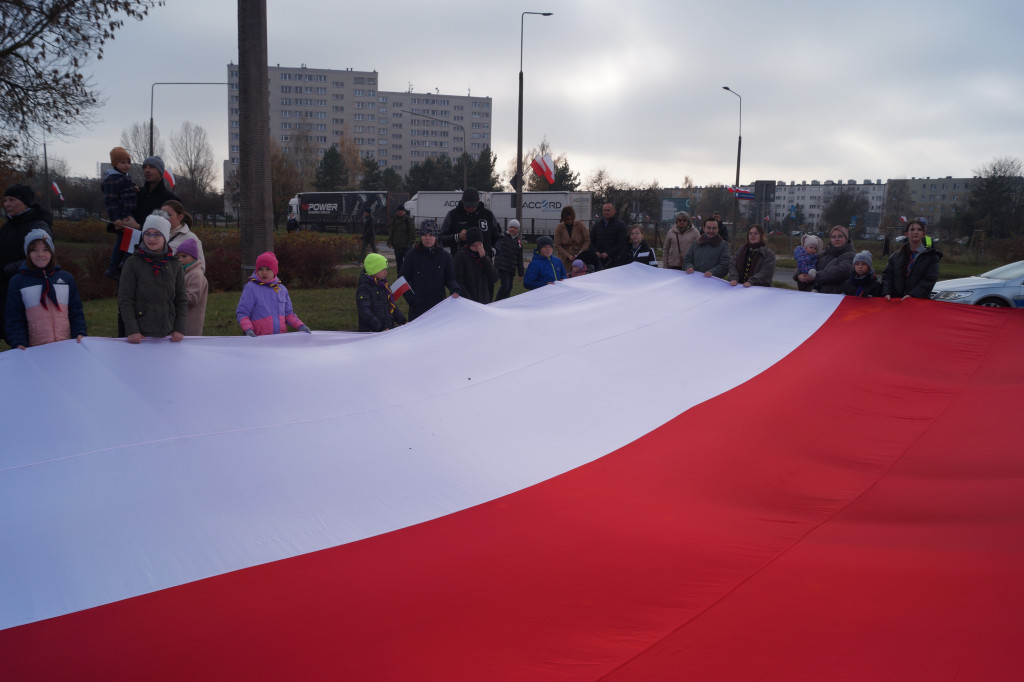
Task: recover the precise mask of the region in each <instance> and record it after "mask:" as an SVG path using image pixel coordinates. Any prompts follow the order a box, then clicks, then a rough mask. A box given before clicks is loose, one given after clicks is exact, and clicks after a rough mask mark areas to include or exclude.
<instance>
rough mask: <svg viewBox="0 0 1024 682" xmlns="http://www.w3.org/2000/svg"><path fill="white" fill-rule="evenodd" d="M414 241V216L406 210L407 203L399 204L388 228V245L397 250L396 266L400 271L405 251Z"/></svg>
mask: <svg viewBox="0 0 1024 682" xmlns="http://www.w3.org/2000/svg"><path fill="white" fill-rule="evenodd" d="M414 243H416V223H415V222H413V219H412V216H411V215H409V214H408V213H406V212H405V205H404V204H399V205H398V208H396V209H395V217H394V218H392V219H391V225H390V229H389V230H388V246H390V247H391V248H393V249H394V250H395V266H396V267H397V268H398V271H399V272H401V271H402V261H403V260H405V252H406V251H408V250H409V248H410V247H412V245H413V244H414Z"/></svg>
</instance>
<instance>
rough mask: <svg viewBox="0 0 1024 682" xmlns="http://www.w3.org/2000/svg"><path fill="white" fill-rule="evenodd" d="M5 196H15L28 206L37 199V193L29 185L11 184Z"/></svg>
mask: <svg viewBox="0 0 1024 682" xmlns="http://www.w3.org/2000/svg"><path fill="white" fill-rule="evenodd" d="M4 196H5V197H14V198H15V199H17V200H18V201H20V202H21V203H23V204H25V205H26V206H31V205H32V204H33V203H34V202H35V200H36V193H35V192H33V191H32V188H31V187H29V186H28V185H11V186H10V187H8V188H7V191H6V192H4Z"/></svg>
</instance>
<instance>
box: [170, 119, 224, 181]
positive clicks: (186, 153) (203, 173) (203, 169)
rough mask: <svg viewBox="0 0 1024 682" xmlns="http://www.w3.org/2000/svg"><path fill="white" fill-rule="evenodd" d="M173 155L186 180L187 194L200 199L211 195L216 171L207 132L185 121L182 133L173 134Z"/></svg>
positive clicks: (177, 167)
mask: <svg viewBox="0 0 1024 682" xmlns="http://www.w3.org/2000/svg"><path fill="white" fill-rule="evenodd" d="M171 153H172V154H173V155H174V164H175V168H176V170H177V171H178V173H180V175H182V176H183V178H184V180H185V181H184V182H183V183H182V185H183V188H184V190H185V192H186V193H191V194H193V197H190V198H192V199H199V198H200V197H203V196H205V195H206V194H209V193H210V192H211V191H212V189H213V178H214V174H215V172H216V171H215V169H214V164H213V150H212V149H211V148H210V141H209V139H208V138H207V137H206V130H205V129H204V128H203V127H202V126H201V125H199V124H198V123H192V122H191V121H185V122H184V123H182V124H181V131H180V132H178V133H171Z"/></svg>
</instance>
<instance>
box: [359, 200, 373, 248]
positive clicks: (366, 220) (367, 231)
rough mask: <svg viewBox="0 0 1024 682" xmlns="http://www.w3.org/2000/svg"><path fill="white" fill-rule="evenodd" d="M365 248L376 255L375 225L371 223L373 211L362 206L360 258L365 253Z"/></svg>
mask: <svg viewBox="0 0 1024 682" xmlns="http://www.w3.org/2000/svg"><path fill="white" fill-rule="evenodd" d="M367 247H369V249H370V250H371V251H373V252H374V253H377V225H376V223H374V222H373V211H371V210H370V207H369V206H364V207H363V247H362V248H361V249H359V255H360V256H362V255H363V254H364V253H366V249H367Z"/></svg>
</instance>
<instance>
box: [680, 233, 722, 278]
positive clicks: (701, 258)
mask: <svg viewBox="0 0 1024 682" xmlns="http://www.w3.org/2000/svg"><path fill="white" fill-rule="evenodd" d="M690 268H693V270H694V272H702V273H703V272H708V271H710V272H711V274H712V275H713V276H714V277H725V276H726V274H728V272H729V242H727V241H725V240H724V239H722V237H721V236H719V235H715V236H714V238H712V239H709V240H706V241H705V240H704V237H703V235H702V236H701V237H700V238H699V239H697V240H696V241H695V242H693V243H692V244H690V248H689V249H687V251H686V257H685V258H683V269H684V270H689V269H690Z"/></svg>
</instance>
